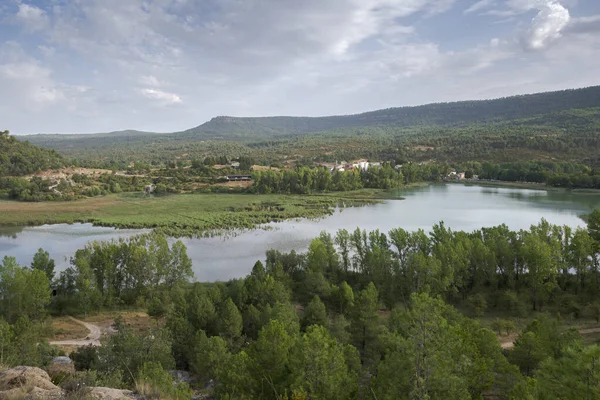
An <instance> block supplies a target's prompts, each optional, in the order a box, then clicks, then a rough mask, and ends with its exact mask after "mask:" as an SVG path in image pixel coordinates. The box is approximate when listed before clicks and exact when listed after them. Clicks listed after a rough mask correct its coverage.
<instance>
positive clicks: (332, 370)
mask: <svg viewBox="0 0 600 400" xmlns="http://www.w3.org/2000/svg"><path fill="white" fill-rule="evenodd" d="M354 351H356V350H354ZM290 364H291V374H292V381H293V383H292V389H294V390H296V391H298V392H303V393H306V394H307V395H308V396H309V398H312V399H334V398H339V399H347V398H352V397H353V395H354V394H355V393H356V391H357V388H358V381H357V378H358V377H357V375H356V373H355V372H354V371H352V370H351V369H350V368H349V367H348V365H347V363H346V355H345V352H344V347H343V346H342V345H339V344H338V343H337V342H336V340H335V339H334V338H332V337H331V336H330V335H329V332H327V329H326V328H325V327H323V326H311V327H309V328H308V330H307V331H306V333H305V334H304V335H303V336H302V338H301V339H300V340H299V341H298V342H297V344H296V346H295V348H294V350H293V351H292V358H291V361H290Z"/></svg>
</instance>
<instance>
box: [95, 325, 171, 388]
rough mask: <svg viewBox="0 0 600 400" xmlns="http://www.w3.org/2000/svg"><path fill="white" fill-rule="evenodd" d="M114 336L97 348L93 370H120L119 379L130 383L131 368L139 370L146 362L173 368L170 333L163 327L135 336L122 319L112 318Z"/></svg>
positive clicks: (113, 371) (131, 377)
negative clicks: (95, 366) (95, 365)
mask: <svg viewBox="0 0 600 400" xmlns="http://www.w3.org/2000/svg"><path fill="white" fill-rule="evenodd" d="M114 327H115V329H116V331H117V333H115V334H114V335H111V336H109V337H108V338H106V339H104V340H103V344H102V346H100V347H99V348H98V363H97V369H98V371H99V372H103V373H120V374H121V375H122V376H123V380H124V381H125V382H127V383H133V382H132V380H133V379H134V378H135V376H132V375H131V374H132V373H134V372H133V371H139V370H140V369H141V368H142V367H143V365H144V364H145V363H147V362H155V363H159V364H160V365H161V366H162V367H163V368H164V369H166V370H170V369H173V368H174V367H175V360H174V358H173V356H172V354H171V349H172V346H171V344H172V342H171V336H170V334H169V332H168V331H166V330H165V329H155V330H152V331H150V332H147V333H146V334H143V335H139V334H135V333H134V332H133V329H132V328H131V327H129V326H126V325H125V324H124V323H123V321H122V320H120V319H117V320H115V324H114Z"/></svg>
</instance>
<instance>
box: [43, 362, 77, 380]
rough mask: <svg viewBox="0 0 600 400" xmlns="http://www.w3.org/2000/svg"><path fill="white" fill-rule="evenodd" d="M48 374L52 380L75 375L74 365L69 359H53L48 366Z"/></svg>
mask: <svg viewBox="0 0 600 400" xmlns="http://www.w3.org/2000/svg"><path fill="white" fill-rule="evenodd" d="M48 374H49V375H50V377H51V378H52V379H55V378H56V377H58V376H68V375H74V374H75V364H73V360H71V359H70V358H69V357H55V358H54V359H52V361H51V362H50V365H49V366H48Z"/></svg>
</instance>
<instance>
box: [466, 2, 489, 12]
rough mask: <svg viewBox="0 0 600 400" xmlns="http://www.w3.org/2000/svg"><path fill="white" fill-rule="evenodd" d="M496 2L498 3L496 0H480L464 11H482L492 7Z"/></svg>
mask: <svg viewBox="0 0 600 400" xmlns="http://www.w3.org/2000/svg"><path fill="white" fill-rule="evenodd" d="M495 3H496V1H495V0H479V1H477V2H475V3H473V4H472V5H471V6H470V7H469V8H467V9H466V10H465V11H464V13H465V14H470V13H474V12H475V11H480V10H483V9H485V8H489V7H492V6H493V5H494V4H495Z"/></svg>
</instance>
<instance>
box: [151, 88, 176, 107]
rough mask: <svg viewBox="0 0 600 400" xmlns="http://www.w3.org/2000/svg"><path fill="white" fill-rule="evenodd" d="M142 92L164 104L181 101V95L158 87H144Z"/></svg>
mask: <svg viewBox="0 0 600 400" xmlns="http://www.w3.org/2000/svg"><path fill="white" fill-rule="evenodd" d="M141 93H142V94H143V95H144V96H146V97H148V98H149V99H153V100H159V101H160V102H162V103H164V104H178V103H181V102H182V100H181V97H179V96H178V95H177V94H175V93H168V92H163V91H162V90H157V89H142V90H141Z"/></svg>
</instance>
